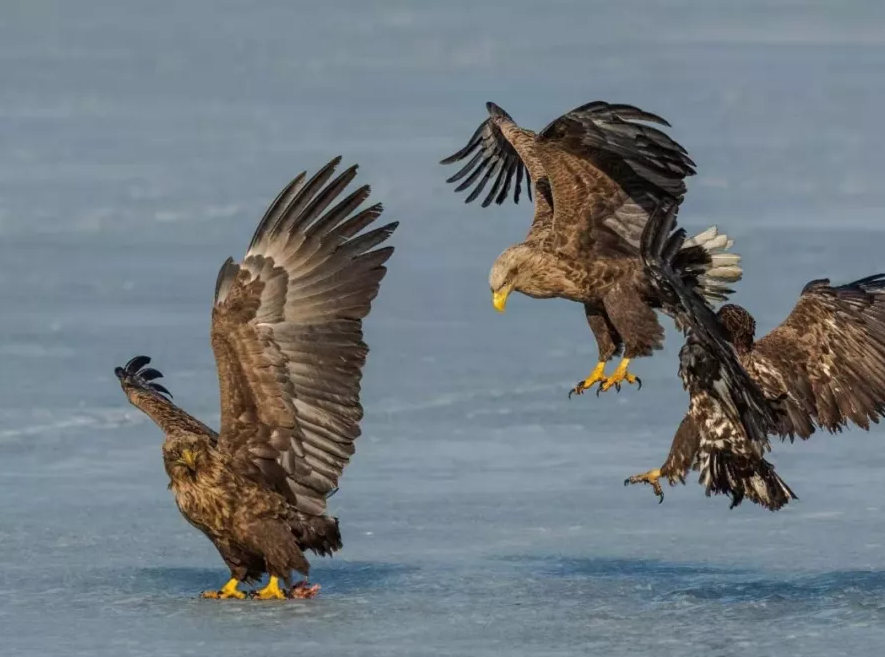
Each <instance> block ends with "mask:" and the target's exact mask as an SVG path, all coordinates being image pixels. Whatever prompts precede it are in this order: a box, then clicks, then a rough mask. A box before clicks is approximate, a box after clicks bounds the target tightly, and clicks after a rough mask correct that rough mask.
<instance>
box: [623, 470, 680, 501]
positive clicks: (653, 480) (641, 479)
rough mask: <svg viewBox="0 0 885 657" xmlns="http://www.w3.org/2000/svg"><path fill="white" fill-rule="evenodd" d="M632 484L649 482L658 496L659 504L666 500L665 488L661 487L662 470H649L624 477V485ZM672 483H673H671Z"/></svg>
mask: <svg viewBox="0 0 885 657" xmlns="http://www.w3.org/2000/svg"><path fill="white" fill-rule="evenodd" d="M630 484H649V485H650V486H651V489H652V490H653V491H654V494H655V495H657V496H658V504H660V503H661V502H663V501H664V490H663V489H662V488H661V471H660V470H649V471H648V472H643V473H642V474H638V475H633V476H632V477H627V478H626V479H624V485H625V486H629V485H630ZM671 485H672V484H671Z"/></svg>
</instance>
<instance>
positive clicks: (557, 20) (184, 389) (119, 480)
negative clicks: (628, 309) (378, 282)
mask: <svg viewBox="0 0 885 657" xmlns="http://www.w3.org/2000/svg"><path fill="white" fill-rule="evenodd" d="M652 4H653V6H647V5H652ZM714 4H716V5H720V6H713V5H714ZM738 4H739V5H740V7H738ZM499 6H503V5H499ZM883 70H885V5H883V4H882V3H881V2H873V1H872V0H869V1H862V0H858V1H856V2H853V3H850V5H849V4H846V5H845V6H840V7H838V8H836V6H835V5H833V4H832V3H829V2H824V1H822V0H819V1H815V2H804V3H798V2H793V1H790V0H775V1H771V2H760V1H758V0H747V1H744V2H742V3H728V4H725V3H710V2H704V1H698V2H688V1H681V2H679V1H674V2H668V3H664V2H655V3H650V2H619V3H612V2H607V3H591V2H588V1H587V0H574V1H562V2H553V1H552V0H545V1H544V2H528V1H527V0H517V1H515V2H511V3H510V4H509V5H508V9H506V10H503V9H497V10H496V9H494V8H493V3H481V2H476V1H473V2H466V1H461V0H457V1H456V0H450V1H449V2H446V3H442V2H438V3H430V2H426V3H425V2H421V3H419V2H411V3H407V2H365V1H363V0H346V1H338V2H325V3H321V2H316V3H296V2H285V1H283V0H273V1H266V2H262V3H248V2H235V1H233V0H225V1H216V2H213V1H210V0H191V1H190V2H187V3H185V2H176V3H173V2H164V3H152V2H146V1H144V2H133V1H129V2H120V1H118V0H82V1H81V2H77V3H74V2H65V1H63V0H56V1H54V2H50V1H46V0H27V2H25V1H18V2H7V3H4V5H3V7H2V8H0V71H2V73H0V79H2V84H0V143H2V155H0V238H2V239H0V299H2V308H3V312H2V313H0V353H2V363H3V368H4V376H3V377H2V379H0V560H2V561H0V563H2V568H0V633H2V636H3V643H4V647H5V650H6V654H9V655H23V656H24V655H26V656H31V655H41V656H42V655H46V656H54V655H59V656H72V655H89V656H96V657H105V656H107V657H117V656H119V655H149V656H151V657H156V656H165V655H169V656H178V655H219V656H223V655H238V656H240V657H246V656H250V655H266V654H269V653H270V652H271V651H273V652H278V653H280V654H310V655H329V656H334V657H346V656H351V655H366V656H367V657H368V656H372V657H374V656H376V655H384V656H388V655H389V656H397V657H399V656H401V657H416V656H423V655H428V656H433V657H441V656H446V655H459V656H461V655H464V656H469V657H478V656H482V655H508V656H514V657H518V656H522V655H533V656H534V655H543V656H547V655H556V656H559V655H562V656H565V655H569V656H571V655H575V656H577V655H606V656H618V655H655V656H656V657H668V656H671V655H672V656H683V655H686V654H704V655H708V656H710V657H714V656H719V655H721V656H730V655H748V654H752V655H757V656H763V655H777V656H783V655H789V654H796V655H802V656H803V657H816V656H818V655H834V656H835V655H842V654H846V653H849V652H850V653H851V654H856V655H870V654H874V653H879V652H880V651H881V646H882V644H883V642H885V513H883V512H885V487H883V477H885V431H883V430H882V429H878V428H877V429H875V430H874V431H871V432H870V433H864V432H861V431H850V432H847V433H845V434H843V435H841V436H825V435H819V436H815V437H814V438H813V439H812V440H811V441H810V442H808V443H805V444H797V445H792V446H790V445H783V446H781V445H776V447H775V453H774V460H775V462H776V463H777V465H778V469H779V472H780V473H781V475H782V476H783V477H784V479H785V480H786V481H787V482H788V483H789V484H790V485H791V486H792V487H793V489H794V490H795V491H796V493H797V494H798V495H799V497H800V498H801V499H800V501H798V502H796V503H794V504H791V505H790V506H789V507H788V508H786V509H785V510H783V511H781V512H779V513H777V514H772V513H769V512H767V511H764V510H763V509H761V508H758V507H754V506H752V505H750V504H745V505H743V506H742V507H740V508H738V509H736V510H735V511H731V512H729V511H728V510H727V507H728V501H727V500H726V499H722V498H717V499H707V498H705V497H704V496H703V492H702V490H701V488H700V487H699V486H698V485H697V484H696V483H695V481H692V482H691V483H690V485H688V486H686V487H679V488H674V489H667V490H666V491H665V492H666V494H667V498H666V500H665V502H664V503H663V504H662V505H660V506H659V505H658V504H657V503H656V500H655V498H654V497H653V495H652V493H651V491H650V490H649V489H648V488H641V487H634V488H631V489H625V488H624V487H623V486H622V485H621V482H622V481H623V479H624V477H626V476H628V475H630V474H633V473H636V472H640V471H643V470H647V469H649V468H651V467H654V466H656V465H658V464H659V463H661V461H662V459H663V457H664V456H665V454H666V451H667V449H668V447H669V444H670V440H671V438H672V435H673V432H674V431H675V428H676V425H677V423H678V421H679V419H680V418H681V416H682V414H683V412H684V410H685V402H686V399H685V395H684V393H683V392H682V390H681V386H680V384H679V382H678V380H677V379H676V377H675V372H676V352H677V350H678V348H679V342H678V339H677V336H675V335H674V334H673V332H672V330H670V341H669V342H668V349H667V350H666V351H665V352H663V353H662V354H660V355H658V356H656V357H655V358H654V359H646V360H642V361H640V362H636V363H635V372H636V373H637V374H638V375H639V376H641V377H642V378H643V381H644V386H643V389H642V390H641V391H638V392H637V391H636V390H635V389H631V390H625V391H624V392H622V393H621V394H620V395H618V396H615V395H613V394H610V395H609V396H607V397H602V398H600V399H596V397H595V396H592V395H590V396H586V397H584V398H578V399H572V400H571V401H569V400H567V398H566V393H567V391H568V389H569V388H570V387H571V386H572V385H574V383H575V382H576V381H577V380H578V379H579V378H582V377H583V376H585V375H586V374H587V372H588V371H589V369H590V368H591V367H592V365H593V362H594V360H595V354H596V351H595V345H594V343H593V340H592V336H591V335H590V333H589V331H588V330H587V328H586V325H585V322H584V318H583V313H582V311H581V308H580V307H578V306H576V305H573V304H569V303H566V302H539V301H531V300H528V299H525V298H517V297H514V298H513V299H512V300H511V303H510V304H509V306H508V311H507V314H506V315H504V316H499V315H497V313H495V312H494V311H493V309H492V308H491V304H490V302H489V292H488V285H487V273H488V268H489V266H490V264H491V262H492V260H493V259H494V258H495V256H497V254H498V253H499V252H500V251H502V250H503V249H504V248H505V247H506V246H507V245H508V244H510V243H511V242H513V241H516V240H518V239H521V237H522V236H523V235H524V233H525V231H526V229H527V227H528V223H529V217H530V209H529V208H528V206H526V205H522V204H521V205H519V206H515V207H514V206H512V205H506V206H503V207H502V208H495V209H488V210H482V209H481V208H479V207H478V206H474V205H471V206H465V205H464V204H463V203H462V200H463V197H459V196H456V195H455V194H454V193H453V192H452V190H451V188H450V187H449V186H447V185H445V183H444V180H445V178H446V177H447V175H450V173H451V171H449V170H446V169H444V168H443V167H441V166H439V165H437V164H436V162H437V161H438V160H439V159H440V158H442V157H444V156H446V155H448V154H450V153H451V152H453V151H454V150H455V149H457V148H460V147H461V146H462V145H463V144H464V143H465V141H466V139H467V138H468V137H469V135H470V134H471V133H472V131H473V130H474V129H475V128H476V126H477V125H478V124H479V122H480V121H482V120H483V118H484V117H485V109H484V103H485V101H487V100H494V101H495V102H497V103H499V104H500V105H502V106H503V107H504V108H505V109H507V110H508V111H509V112H510V113H511V114H513V116H514V117H515V118H516V119H517V120H518V121H519V122H520V123H522V124H523V125H525V126H527V127H535V128H540V127H542V126H543V125H545V124H546V123H547V122H548V121H549V120H550V119H552V118H554V117H555V116H557V115H558V114H560V113H562V112H564V111H566V110H568V109H570V108H572V107H574V106H576V105H579V104H581V103H584V102H586V101H589V100H593V99H605V100H609V101H613V102H629V103H634V104H637V105H639V106H641V107H643V108H645V109H648V110H650V111H653V112H656V113H659V114H661V115H663V116H665V117H667V118H668V119H669V120H670V121H671V123H673V126H674V127H673V130H672V134H673V136H675V137H676V138H677V139H678V140H679V141H680V142H682V143H683V144H684V145H685V146H686V147H687V148H688V149H689V151H690V153H691V155H692V157H693V158H694V159H695V161H696V162H697V163H698V166H699V175H698V176H696V177H695V178H694V179H692V180H691V181H690V182H689V189H690V192H689V196H688V199H687V201H686V204H685V206H684V207H683V211H682V213H681V214H680V220H681V221H682V223H683V224H684V225H687V226H689V227H690V228H692V229H696V230H700V229H703V228H705V227H706V226H707V225H710V224H713V223H715V224H718V225H719V226H720V227H721V228H723V229H725V230H726V231H727V232H728V233H729V234H730V235H732V236H734V237H735V238H736V240H737V246H736V250H737V251H738V252H739V253H741V254H742V255H743V256H744V265H745V269H746V275H745V278H744V281H743V282H742V283H741V285H740V288H739V293H738V294H737V295H736V297H735V298H736V300H737V301H739V302H742V303H745V304H746V305H747V306H748V307H749V308H750V309H751V310H752V311H753V312H754V313H755V314H756V315H757V318H758V320H759V324H760V329H762V330H768V329H769V328H771V327H773V326H774V325H775V324H776V323H777V322H779V321H780V320H781V319H782V318H783V317H784V316H785V315H786V314H787V313H788V312H789V310H790V309H791V308H792V305H793V303H794V302H795V300H796V298H797V296H798V293H799V290H800V289H801V288H802V286H803V285H804V284H805V283H806V282H807V281H808V280H810V279H812V278H816V277H821V276H830V277H832V278H833V279H834V280H838V281H846V280H850V279H854V278H858V277H860V276H864V275H867V274H871V273H874V272H878V271H882V270H885V221H883V219H885V185H883V184H882V172H883V169H885V132H883V130H882V121H881V113H882V110H881V104H882V103H883V102H885V77H883V74H882V72H883ZM339 153H341V154H343V155H344V161H345V163H346V164H349V163H352V162H358V163H360V165H361V171H360V176H359V179H358V180H359V181H361V182H369V183H371V184H372V185H373V188H374V194H373V198H374V199H375V200H381V201H383V202H384V203H385V206H386V208H387V209H386V213H385V214H386V218H388V219H390V220H393V219H398V220H400V221H401V226H400V229H399V231H398V232H397V234H396V235H395V237H394V242H395V243H396V245H397V247H398V250H397V253H396V254H395V256H394V258H393V259H392V261H391V263H390V274H389V276H388V277H387V279H386V281H385V283H384V286H383V288H382V291H381V296H380V297H379V299H378V301H377V303H376V305H375V308H374V311H373V313H372V315H371V316H370V318H369V321H368V324H367V340H368V342H369V344H370V346H371V349H372V353H371V354H370V356H369V364H368V368H367V371H366V377H365V379H364V388H363V389H364V402H365V406H366V410H367V416H366V421H365V424H364V434H363V437H362V438H361V440H360V442H359V443H358V444H357V445H358V449H357V454H356V457H355V460H354V462H353V463H352V465H351V467H350V468H349V469H348V470H347V471H346V473H345V476H344V478H343V480H342V487H341V491H340V492H339V493H338V495H336V496H335V497H334V498H333V499H332V501H331V509H332V511H333V512H334V513H335V514H337V515H338V516H339V517H340V519H341V527H342V533H343V537H344V543H345V547H344V550H343V551H342V552H341V553H340V554H339V555H338V556H336V558H334V559H332V560H329V559H320V558H318V557H315V558H313V565H314V569H313V573H312V579H313V580H315V581H316V582H319V583H320V584H322V585H323V591H322V593H321V595H320V596H319V597H318V598H317V599H315V600H312V601H292V602H289V603H283V604H274V603H258V602H244V603H239V602H233V603H217V602H211V601H204V600H199V599H197V598H196V596H197V594H198V593H199V591H201V590H202V589H206V588H215V587H217V586H219V585H220V584H222V583H223V582H224V580H225V578H226V576H227V571H226V569H225V568H224V566H223V563H222V562H221V560H220V559H219V557H218V555H217V554H216V552H215V550H214V548H213V547H212V546H211V544H210V543H209V542H208V541H207V540H206V539H205V538H203V537H202V536H200V535H199V534H198V533H197V532H195V531H194V530H193V529H192V528H191V527H190V526H189V525H187V524H186V523H185V521H184V520H183V519H182V518H181V517H180V516H179V514H178V512H177V510H176V509H175V507H174V504H173V502H172V499H171V495H170V493H169V492H168V491H167V490H166V487H165V484H166V478H165V474H164V472H163V468H162V462H161V457H160V444H161V440H162V436H161V434H160V432H159V430H158V429H156V428H155V427H154V426H153V424H151V423H150V422H149V421H147V419H146V418H144V417H142V416H141V415H140V414H139V413H138V412H137V411H136V410H135V409H133V408H132V407H130V406H129V405H128V404H127V403H126V400H125V398H124V396H123V394H122V393H121V391H120V389H119V385H118V383H117V381H116V379H115V378H114V376H113V371H112V370H113V367H114V366H115V365H120V364H123V363H124V362H125V361H126V360H128V359H129V358H130V357H131V356H133V355H135V354H138V353H147V354H149V355H150V356H152V357H153V358H154V364H155V365H156V366H157V367H158V368H159V369H161V370H162V371H163V372H164V374H165V375H166V381H165V383H166V384H167V385H168V387H169V388H170V389H171V390H172V392H173V394H175V399H176V401H177V402H178V403H180V404H181V405H182V406H183V407H185V408H186V409H188V410H189V411H190V412H192V413H193V414H195V415H197V416H198V417H201V418H202V419H204V420H205V421H207V422H208V423H210V424H213V425H216V426H217V418H218V416H217V413H218V408H217V404H218V401H217V397H218V392H217V385H216V380H215V371H214V360H213V357H212V353H211V349H210V347H209V344H208V326H209V311H210V304H211V300H212V291H213V285H214V281H215V276H216V273H217V270H218V267H219V266H220V265H221V263H222V262H223V260H224V259H225V258H226V257H227V256H228V255H233V256H235V257H240V256H241V255H242V254H243V252H244V251H245V248H246V245H247V243H248V240H249V238H250V236H251V234H252V230H253V229H254V226H255V224H256V222H257V221H258V219H259V218H260V216H261V214H262V213H263V211H264V209H265V206H266V205H267V203H268V202H269V201H270V200H271V199H272V198H273V197H274V196H275V194H276V193H277V192H278V191H279V189H280V188H281V187H282V185H284V184H285V183H286V182H288V180H289V179H290V178H291V177H292V176H294V175H295V174H296V173H298V172H299V171H301V170H303V169H308V170H310V171H313V170H315V169H316V168H317V167H319V166H321V165H322V164H324V163H325V162H326V161H328V160H329V159H330V158H331V157H332V156H334V155H337V154H339ZM666 322H667V326H668V329H671V323H670V322H669V320H666Z"/></svg>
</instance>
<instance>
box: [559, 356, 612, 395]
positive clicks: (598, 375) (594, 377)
mask: <svg viewBox="0 0 885 657" xmlns="http://www.w3.org/2000/svg"><path fill="white" fill-rule="evenodd" d="M600 381H605V361H600V362H598V363H596V367H594V368H593V371H592V372H590V376H588V377H587V378H586V379H584V380H583V381H578V385H576V386H575V387H574V388H572V389H571V390H569V393H568V396H569V399H571V397H572V395H583V394H584V391H585V390H587V389H589V388H592V387H593V385H594V384H596V383H599V382H600Z"/></svg>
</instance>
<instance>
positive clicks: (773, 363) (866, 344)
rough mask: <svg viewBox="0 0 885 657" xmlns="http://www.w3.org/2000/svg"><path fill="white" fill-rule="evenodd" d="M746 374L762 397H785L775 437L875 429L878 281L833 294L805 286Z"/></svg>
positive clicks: (880, 379)
mask: <svg viewBox="0 0 885 657" xmlns="http://www.w3.org/2000/svg"><path fill="white" fill-rule="evenodd" d="M747 368H748V369H749V370H750V372H751V373H752V374H753V376H754V378H755V379H756V380H757V382H758V383H759V385H760V386H762V388H763V390H765V391H766V393H767V394H769V395H770V396H771V395H775V394H784V393H786V395H787V398H786V402H785V404H786V409H787V412H788V417H787V418H785V420H784V422H783V424H782V426H781V429H780V431H779V432H778V433H780V434H781V435H789V436H791V437H792V436H793V435H797V434H798V435H799V436H801V437H802V438H808V437H809V436H810V435H811V434H812V433H813V432H814V425H817V426H820V427H823V428H825V429H827V430H828V431H830V432H837V431H841V430H842V429H843V428H844V427H845V426H847V424H848V423H849V422H854V423H855V424H857V425H858V426H860V427H862V428H864V429H869V427H870V423H871V422H874V423H878V421H879V418H880V417H882V415H883V414H885V274H877V275H875V276H870V277H867V278H862V279H860V280H857V281H854V282H852V283H848V284H847V285H842V286H839V287H832V286H831V285H830V281H829V280H827V279H821V280H814V281H811V282H810V283H808V285H806V286H805V288H804V289H803V290H802V294H801V295H800V296H799V301H798V302H797V304H796V306H795V307H794V308H793V311H792V312H791V313H790V315H789V316H788V317H787V318H786V319H785V320H784V321H783V323H781V324H780V325H779V326H778V327H777V328H775V329H774V330H772V331H771V332H770V333H769V334H768V335H766V336H765V337H764V338H762V339H761V340H759V341H757V342H756V344H755V345H754V347H753V349H752V351H751V352H750V354H749V357H748V359H747Z"/></svg>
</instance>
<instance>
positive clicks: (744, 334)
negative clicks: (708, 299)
mask: <svg viewBox="0 0 885 657" xmlns="http://www.w3.org/2000/svg"><path fill="white" fill-rule="evenodd" d="M716 317H718V318H719V325H720V326H721V327H722V328H723V329H724V331H725V334H726V337H727V338H728V341H729V342H731V344H733V345H734V348H735V349H736V350H737V351H738V353H746V352H748V351H750V349H752V348H753V340H754V339H755V337H756V320H754V319H753V316H752V315H751V314H750V313H748V312H747V311H746V310H745V309H744V308H742V307H741V306H738V305H737V304H734V303H727V304H725V305H724V306H722V307H721V308H719V312H717V313H716Z"/></svg>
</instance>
